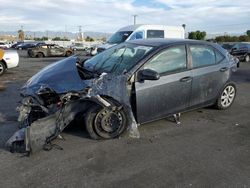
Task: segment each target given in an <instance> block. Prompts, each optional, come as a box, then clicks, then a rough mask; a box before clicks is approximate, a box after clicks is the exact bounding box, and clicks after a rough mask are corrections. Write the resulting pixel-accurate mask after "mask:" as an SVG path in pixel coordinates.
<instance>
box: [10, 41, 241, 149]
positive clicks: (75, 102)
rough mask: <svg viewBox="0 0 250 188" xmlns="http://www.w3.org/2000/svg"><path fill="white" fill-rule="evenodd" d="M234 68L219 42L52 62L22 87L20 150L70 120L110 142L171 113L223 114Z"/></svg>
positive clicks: (137, 46) (134, 45) (151, 45)
mask: <svg viewBox="0 0 250 188" xmlns="http://www.w3.org/2000/svg"><path fill="white" fill-rule="evenodd" d="M235 63H236V62H234V59H233V58H231V56H228V53H227V52H226V51H225V50H224V49H222V47H220V46H219V45H217V44H212V43H207V42H201V41H192V40H177V39H173V40H165V39H151V40H134V41H127V42H125V43H122V44H119V45H117V46H114V47H112V48H110V49H107V50H106V51H104V52H102V53H100V54H98V55H96V56H94V57H92V58H91V59H88V60H86V61H85V62H83V63H80V62H79V59H78V58H77V57H75V56H73V57H69V58H66V59H64V60H61V61H59V62H56V63H54V64H51V65H49V66H48V67H46V68H44V69H43V70H41V71H40V72H39V73H37V74H36V75H34V76H33V77H32V78H30V79H29V80H28V82H27V83H26V84H25V85H24V86H23V87H22V89H21V96H22V97H23V101H22V105H21V106H20V107H19V112H20V114H19V121H20V122H21V127H22V129H21V130H20V131H21V132H22V131H23V132H25V134H26V133H27V134H26V136H24V135H25V134H23V139H26V140H25V143H28V145H26V147H25V148H28V150H29V151H35V150H36V149H35V148H36V147H38V145H40V146H43V145H44V144H46V143H48V142H49V141H51V139H52V138H56V137H57V135H59V134H60V132H61V131H62V130H63V129H64V128H65V127H66V126H67V125H69V124H70V123H71V122H72V121H73V120H78V121H80V123H81V124H83V125H85V126H86V129H87V131H88V133H89V135H90V137H91V138H93V139H110V138H116V137H119V136H120V135H121V134H122V133H124V132H125V131H126V130H127V127H130V128H132V127H135V126H134V125H136V124H144V123H146V122H150V121H153V120H158V119H161V118H165V117H167V116H170V115H173V114H176V113H181V112H186V111H189V110H193V109H197V108H202V107H206V106H212V105H214V106H215V107H216V108H217V109H220V110H225V109H228V108H229V107H230V106H231V105H232V104H233V102H234V99H235V97H236V86H235V84H234V83H233V82H232V81H231V75H232V69H233V68H234V67H235V66H236V65H235ZM27 128H28V130H27V131H25V130H26V129H27ZM48 139H49V140H48ZM15 140H16V137H15V135H14V137H12V138H11V139H10V141H9V145H12V144H11V143H14V142H15Z"/></svg>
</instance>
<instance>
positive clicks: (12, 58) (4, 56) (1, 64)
mask: <svg viewBox="0 0 250 188" xmlns="http://www.w3.org/2000/svg"><path fill="white" fill-rule="evenodd" d="M18 63H19V55H18V53H17V52H16V51H14V50H6V51H3V50H0V76H2V75H3V74H4V73H5V71H6V70H7V69H11V68H14V67H17V66H18Z"/></svg>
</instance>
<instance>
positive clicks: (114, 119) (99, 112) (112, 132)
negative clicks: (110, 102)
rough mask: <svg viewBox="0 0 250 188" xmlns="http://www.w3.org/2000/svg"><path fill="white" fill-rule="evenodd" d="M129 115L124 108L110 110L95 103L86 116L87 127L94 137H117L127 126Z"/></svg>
mask: <svg viewBox="0 0 250 188" xmlns="http://www.w3.org/2000/svg"><path fill="white" fill-rule="evenodd" d="M127 122H128V121H127V117H126V114H125V112H124V110H123V109H120V110H114V111H110V110H108V109H106V108H102V107H101V106H98V105H94V106H93V107H92V108H90V110H89V111H88V112H87V114H86V116H85V125H86V129H87V131H88V133H89V135H90V137H91V138H93V139H111V138H117V137H119V136H120V135H122V134H123V133H124V131H125V130H126V128H127Z"/></svg>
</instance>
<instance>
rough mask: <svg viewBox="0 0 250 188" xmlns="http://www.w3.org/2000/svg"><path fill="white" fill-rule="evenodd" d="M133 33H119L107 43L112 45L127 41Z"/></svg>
mask: <svg viewBox="0 0 250 188" xmlns="http://www.w3.org/2000/svg"><path fill="white" fill-rule="evenodd" d="M132 33H133V31H119V32H116V33H115V34H113V35H112V36H111V37H110V39H109V40H108V41H107V42H108V43H111V44H119V43H122V42H124V41H125V40H127V38H128V37H129V36H130V35H131V34H132Z"/></svg>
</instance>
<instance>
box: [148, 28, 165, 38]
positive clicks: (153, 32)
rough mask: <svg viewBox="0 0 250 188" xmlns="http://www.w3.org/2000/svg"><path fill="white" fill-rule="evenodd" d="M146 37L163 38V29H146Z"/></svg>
mask: <svg viewBox="0 0 250 188" xmlns="http://www.w3.org/2000/svg"><path fill="white" fill-rule="evenodd" d="M147 38H164V30H147Z"/></svg>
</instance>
